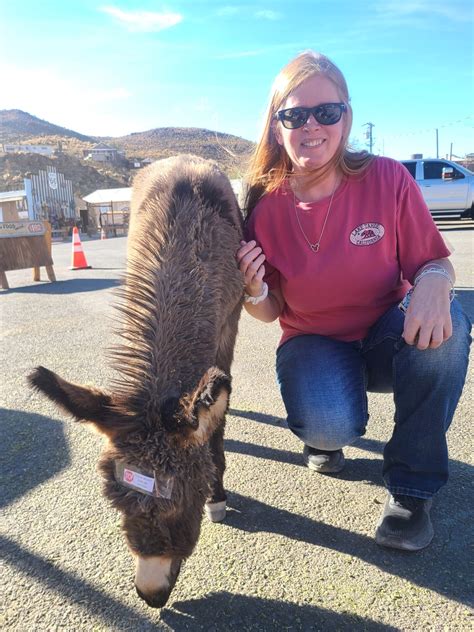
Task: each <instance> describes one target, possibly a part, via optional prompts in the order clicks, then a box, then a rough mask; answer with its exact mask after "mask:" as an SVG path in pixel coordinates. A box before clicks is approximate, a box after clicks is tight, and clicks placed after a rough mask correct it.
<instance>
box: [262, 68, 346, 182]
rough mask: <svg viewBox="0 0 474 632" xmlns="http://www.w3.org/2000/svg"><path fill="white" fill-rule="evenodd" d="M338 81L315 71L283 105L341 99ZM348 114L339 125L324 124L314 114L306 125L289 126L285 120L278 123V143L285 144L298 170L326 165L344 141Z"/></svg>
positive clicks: (292, 106)
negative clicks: (284, 123) (286, 126)
mask: <svg viewBox="0 0 474 632" xmlns="http://www.w3.org/2000/svg"><path fill="white" fill-rule="evenodd" d="M340 101H341V98H340V96H339V94H338V91H337V88H336V85H335V84H334V83H333V82H332V81H331V80H330V79H327V78H326V77H324V76H321V75H313V76H312V77H309V78H308V79H306V80H305V81H303V83H302V84H301V85H299V86H298V87H297V88H295V90H294V91H293V92H292V93H291V94H290V95H289V96H288V98H287V99H286V101H285V102H284V103H283V104H282V106H281V107H280V110H286V109H288V108H294V107H314V106H316V105H320V104H321V103H339V102H340ZM344 124H345V117H344V114H343V115H342V117H341V120H340V121H339V122H338V123H336V124H335V125H321V124H320V123H318V122H317V121H316V119H315V118H314V116H313V115H311V116H310V117H309V119H308V121H307V122H306V124H305V125H303V127H299V128H298V129H286V128H285V127H283V124H282V123H281V122H276V123H275V124H274V132H275V136H276V138H277V141H278V143H279V144H280V145H281V146H282V147H284V149H285V151H286V153H287V154H288V157H289V158H290V160H291V163H292V165H293V169H294V171H295V173H304V172H305V171H310V170H313V169H317V168H318V167H323V166H324V165H325V164H327V163H328V162H329V160H331V158H332V157H333V156H334V154H335V153H336V151H337V149H338V148H339V145H340V143H341V139H342V135H343V131H344Z"/></svg>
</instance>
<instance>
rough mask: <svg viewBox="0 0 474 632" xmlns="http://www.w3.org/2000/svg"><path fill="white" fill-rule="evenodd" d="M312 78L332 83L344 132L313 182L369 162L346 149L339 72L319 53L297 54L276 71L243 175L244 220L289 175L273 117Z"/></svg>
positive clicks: (348, 118) (348, 120) (347, 117)
mask: <svg viewBox="0 0 474 632" xmlns="http://www.w3.org/2000/svg"><path fill="white" fill-rule="evenodd" d="M314 75H319V76H323V77H326V78H327V79H329V80H330V81H332V82H333V84H334V85H335V87H336V89H337V92H338V95H339V98H340V100H341V102H343V103H345V105H346V107H347V110H346V112H345V113H344V114H343V117H344V118H343V121H344V129H343V133H342V139H341V143H340V145H339V147H338V149H337V151H336V153H335V154H334V156H333V157H332V158H331V160H330V161H329V162H328V163H327V164H326V165H324V166H323V167H319V168H317V169H315V170H314V172H313V173H314V179H313V182H314V183H317V182H319V181H320V180H322V179H323V178H324V176H325V175H326V174H327V173H328V172H329V171H331V170H332V169H334V168H336V169H340V170H341V171H342V172H343V173H344V174H346V175H353V174H357V173H361V172H362V171H363V170H364V169H365V168H366V167H367V166H368V165H369V163H370V162H371V160H372V158H373V156H372V155H371V154H369V153H368V152H366V151H362V152H355V151H351V150H350V149H349V148H348V139H349V134H350V131H351V127H352V108H351V105H350V103H349V91H348V88H347V83H346V80H345V79H344V75H343V74H342V72H341V71H340V70H339V68H338V67H337V66H336V65H335V64H333V62H332V61H331V60H330V59H328V58H327V57H326V56H325V55H322V54H321V53H315V52H313V51H306V52H304V53H301V54H300V55H298V56H297V57H295V58H294V59H292V60H291V61H290V62H289V63H288V64H287V65H286V66H285V67H284V68H283V69H282V70H281V71H280V73H279V74H278V75H277V77H276V79H275V81H274V83H273V86H272V89H271V95H270V102H269V104H268V108H267V112H266V116H265V119H264V127H263V131H262V133H261V136H260V140H259V141H258V143H257V146H256V148H255V150H254V152H253V154H252V157H251V159H250V166H249V170H248V174H247V185H248V189H247V195H246V203H245V207H246V208H245V212H246V214H247V216H248V215H250V213H251V212H252V210H253V209H254V207H255V205H256V204H257V202H258V200H259V199H260V198H261V197H262V195H265V194H266V193H271V192H272V191H275V190H276V189H278V187H280V186H281V185H282V183H283V181H284V180H285V178H287V177H288V175H289V174H290V173H291V172H292V165H291V162H290V159H289V157H288V155H287V153H286V151H285V149H284V148H283V147H282V146H281V145H279V143H278V142H277V139H276V136H275V132H274V129H273V125H274V120H275V114H276V113H277V112H278V110H280V109H281V107H282V105H283V104H284V102H285V101H286V99H287V98H288V96H289V95H290V94H291V93H292V92H293V91H294V90H295V89H296V88H297V87H298V86H300V85H301V84H302V83H303V81H305V80H306V79H308V78H309V77H312V76H314Z"/></svg>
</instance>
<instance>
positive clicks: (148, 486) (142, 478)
mask: <svg viewBox="0 0 474 632" xmlns="http://www.w3.org/2000/svg"><path fill="white" fill-rule="evenodd" d="M115 478H116V480H117V482H118V483H120V484H121V485H123V486H124V487H129V488H130V489H135V490H137V491H140V492H142V493H143V494H147V495H149V496H155V498H167V499H170V498H171V492H172V490H173V479H172V478H171V477H169V476H163V475H157V474H156V473H155V474H154V475H151V476H150V475H149V474H148V473H145V472H143V471H141V470H139V469H138V468H137V467H135V466H131V465H127V464H126V463H120V462H119V461H115Z"/></svg>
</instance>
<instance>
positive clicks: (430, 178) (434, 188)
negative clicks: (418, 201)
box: [401, 158, 474, 219]
mask: <svg viewBox="0 0 474 632" xmlns="http://www.w3.org/2000/svg"><path fill="white" fill-rule="evenodd" d="M401 163H402V165H404V166H405V167H406V169H408V171H409V172H410V173H411V175H412V176H413V177H414V179H415V180H416V182H417V184H418V186H419V187H420V189H421V192H422V194H423V197H424V198H425V202H426V203H427V205H428V208H429V209H430V211H431V214H432V215H433V217H448V216H457V217H470V218H472V219H474V173H473V172H472V171H469V169H466V168H465V167H461V165H458V164H456V163H455V162H451V161H450V160H443V159H441V158H419V159H415V160H402V161H401Z"/></svg>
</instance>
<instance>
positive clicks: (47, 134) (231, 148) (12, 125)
mask: <svg viewBox="0 0 474 632" xmlns="http://www.w3.org/2000/svg"><path fill="white" fill-rule="evenodd" d="M98 142H105V143H107V144H108V145H110V146H112V147H115V148H116V149H118V150H119V151H121V152H123V153H124V154H125V156H126V158H128V159H133V158H135V159H144V158H150V159H152V160H158V159H159V158H166V157H168V156H173V155H175V154H180V153H192V154H196V155H198V156H202V157H203V158H208V159H211V160H215V161H216V162H217V163H218V164H219V166H220V167H221V168H222V169H223V170H224V171H225V172H226V173H227V174H228V175H229V176H230V177H232V178H236V177H240V176H241V175H242V174H243V172H244V171H245V167H246V163H247V160H248V156H249V154H250V152H251V151H252V148H253V143H251V142H250V141H248V140H245V139H243V138H239V137H237V136H232V135H231V134H223V133H220V132H213V131H211V130H207V129H200V128H191V127H165V128H157V129H151V130H148V131H145V132H136V133H133V134H128V135H127V136H120V137H111V136H100V137H99V136H87V135H84V134H79V133H78V132H75V131H73V130H70V129H67V128H65V127H60V126H59V125H54V124H52V123H49V122H48V121H43V120H42V119H39V118H37V117H36V116H32V115H31V114H28V113H27V112H23V111H22V110H0V143H7V144H8V143H11V144H41V145H52V146H53V147H55V148H56V149H57V152H56V154H55V155H54V156H53V157H51V158H48V157H46V156H38V155H35V154H29V153H21V154H19V153H18V154H14V153H8V154H3V155H0V190H4V191H5V190H12V189H15V188H22V186H23V184H22V183H23V180H22V179H23V177H25V176H26V175H27V173H33V172H37V170H38V169H44V168H45V166H46V165H48V164H51V165H53V164H54V165H55V166H56V168H57V170H58V171H60V172H62V173H64V174H65V176H66V177H67V178H68V179H71V180H72V181H73V186H74V189H75V192H76V193H77V194H78V195H87V194H88V193H91V191H94V190H95V189H97V188H112V187H121V186H122V187H123V186H128V185H129V184H130V182H131V180H132V178H133V175H134V173H135V171H136V170H134V169H132V168H130V167H129V166H127V165H122V166H121V165H115V164H103V163H96V162H92V161H87V162H86V161H85V160H84V152H86V153H87V150H89V149H91V148H92V147H93V146H94V145H95V144H96V143H98Z"/></svg>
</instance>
